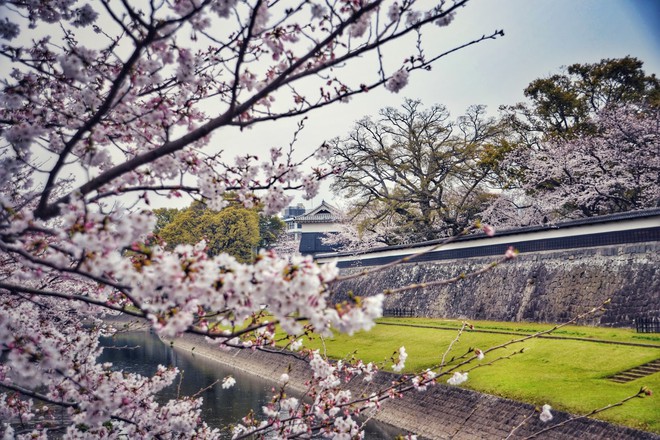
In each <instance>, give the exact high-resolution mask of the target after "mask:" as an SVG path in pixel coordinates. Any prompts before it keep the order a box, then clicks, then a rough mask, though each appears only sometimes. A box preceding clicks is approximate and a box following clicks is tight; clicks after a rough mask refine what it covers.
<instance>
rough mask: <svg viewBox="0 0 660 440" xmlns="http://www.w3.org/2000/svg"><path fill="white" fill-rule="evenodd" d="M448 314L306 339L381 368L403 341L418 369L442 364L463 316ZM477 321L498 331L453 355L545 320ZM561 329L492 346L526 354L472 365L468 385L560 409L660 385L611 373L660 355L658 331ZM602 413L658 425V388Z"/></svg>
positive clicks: (465, 342) (658, 379)
mask: <svg viewBox="0 0 660 440" xmlns="http://www.w3.org/2000/svg"><path fill="white" fill-rule="evenodd" d="M447 322H449V321H445V320H421V319H419V318H412V319H411V318H384V319H383V320H381V321H380V322H379V324H377V325H376V326H375V327H374V328H373V329H372V330H371V331H369V332H361V333H358V334H356V335H354V336H353V337H349V336H347V335H335V336H334V337H333V338H330V339H325V340H321V339H320V338H314V339H306V340H305V346H307V347H308V348H321V349H324V350H326V352H327V354H328V355H329V356H330V357H332V358H335V359H340V358H345V357H347V356H350V355H351V354H353V353H355V356H356V357H359V358H360V359H363V360H365V361H372V362H379V363H381V365H382V366H383V368H384V369H390V368H391V365H392V362H391V361H390V357H391V355H392V353H393V352H394V351H395V350H397V349H398V348H399V347H400V346H402V345H403V346H405V347H406V350H407V351H408V354H409V357H408V362H407V363H406V370H405V371H406V372H413V371H419V370H422V369H425V368H429V367H431V366H433V365H436V364H438V362H439V361H440V359H441V358H442V355H443V353H444V352H445V350H446V348H447V346H448V345H449V343H450V341H451V340H452V339H454V338H455V336H456V332H457V330H458V327H459V325H460V321H451V322H452V324H451V325H446V323H447ZM393 323H399V324H406V325H392V324H393ZM420 323H421V324H426V325H420ZM383 324H389V325H383ZM409 324H414V326H411V325H409ZM472 324H473V325H474V326H475V328H476V329H478V330H482V329H483V330H487V329H490V330H493V331H489V332H485V331H466V332H464V333H463V335H462V336H461V338H460V341H459V342H458V343H457V344H455V346H454V348H453V350H452V351H451V353H449V356H448V359H449V358H451V357H452V356H456V357H458V356H460V355H462V354H464V353H466V352H468V351H470V350H473V349H475V348H479V349H481V350H485V349H487V348H489V347H492V346H495V345H499V344H502V343H504V342H507V341H510V340H511V339H514V338H512V336H513V335H511V334H508V333H512V332H513V333H516V334H518V333H521V334H530V333H534V332H536V331H539V330H543V329H544V325H543V324H537V323H529V324H527V323H494V322H483V323H482V322H478V321H473V322H472ZM547 327H551V325H547ZM495 330H500V331H495ZM557 333H559V335H555V336H564V337H563V338H560V339H532V340H528V341H525V342H524V343H519V344H515V345H513V346H511V347H508V348H504V349H500V350H497V351H496V352H493V353H489V355H488V357H487V358H486V359H485V360H484V362H487V361H488V360H489V359H493V358H495V357H497V356H501V355H507V354H510V353H512V352H514V351H517V350H520V349H521V348H523V347H524V348H525V352H524V353H523V354H521V355H517V356H514V357H513V358H512V359H509V360H506V361H503V362H498V363H495V364H494V365H490V366H487V367H484V368H477V369H476V370H474V371H472V372H471V373H470V379H469V380H468V382H466V383H465V386H466V387H467V388H470V389H473V390H476V391H481V392H486V393H490V394H495V395H499V396H502V397H507V398H512V399H517V400H522V401H526V402H530V403H533V404H537V405H542V404H544V403H549V404H550V405H552V406H553V407H555V408H557V409H560V410H564V411H569V412H571V413H574V414H586V413H589V412H590V411H592V410H593V409H594V408H600V407H603V406H606V405H608V404H610V403H614V402H617V401H619V400H621V399H622V398H624V397H626V396H629V395H631V394H634V393H636V392H637V391H638V390H639V389H640V388H641V387H642V386H648V387H649V388H651V389H652V390H653V391H655V392H656V393H658V392H660V373H655V374H652V375H649V376H647V377H644V378H641V379H638V380H633V381H631V382H628V383H625V384H621V383H615V382H612V381H610V380H608V379H607V378H608V377H610V376H612V375H613V374H615V373H617V372H620V371H624V370H627V369H629V368H633V367H635V366H638V365H641V364H644V363H646V362H650V361H652V360H654V359H657V358H658V357H660V350H658V349H659V348H660V343H659V344H656V343H655V342H656V341H655V340H654V339H653V337H651V338H649V339H648V340H647V341H645V343H644V344H642V345H639V344H634V343H635V342H636V338H635V336H636V334H635V333H634V332H632V331H630V330H628V329H610V328H595V327H582V326H570V327H566V328H562V329H561V331H560V332H557ZM596 339H599V340H600V341H596ZM647 342H648V343H647ZM472 365H474V363H473V364H471V365H470V366H472ZM390 371H391V370H390ZM597 417H598V418H601V419H603V420H608V421H611V422H615V423H620V424H625V425H628V426H632V427H635V428H639V429H644V430H648V431H653V432H657V433H660V406H659V405H658V404H657V396H651V397H648V398H644V399H641V398H640V399H633V400H632V401H630V402H628V403H626V405H623V406H621V407H617V408H613V409H611V410H608V411H606V412H603V413H600V414H598V416H597Z"/></svg>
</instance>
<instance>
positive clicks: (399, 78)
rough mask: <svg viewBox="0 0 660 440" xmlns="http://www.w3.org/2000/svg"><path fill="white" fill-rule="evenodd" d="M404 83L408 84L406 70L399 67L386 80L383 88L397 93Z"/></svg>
mask: <svg viewBox="0 0 660 440" xmlns="http://www.w3.org/2000/svg"><path fill="white" fill-rule="evenodd" d="M406 85H408V71H407V70H406V69H399V70H397V71H396V72H395V73H394V74H393V75H392V77H391V78H390V79H389V80H387V82H386V83H385V88H386V89H387V90H389V91H390V92H392V93H399V91H401V89H403V88H404V87H405V86H406Z"/></svg>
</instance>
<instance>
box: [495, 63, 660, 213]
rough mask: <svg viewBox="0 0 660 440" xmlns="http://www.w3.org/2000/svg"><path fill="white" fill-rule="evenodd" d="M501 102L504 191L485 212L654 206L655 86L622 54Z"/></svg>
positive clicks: (658, 99)
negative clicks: (522, 99) (519, 99)
mask: <svg viewBox="0 0 660 440" xmlns="http://www.w3.org/2000/svg"><path fill="white" fill-rule="evenodd" d="M525 95H526V96H527V97H528V98H529V99H530V102H529V103H521V104H518V105H516V106H514V107H508V108H506V112H505V120H506V122H507V124H508V139H507V140H506V142H507V144H508V145H509V150H510V151H509V152H508V153H507V154H506V156H505V158H504V160H503V161H502V162H501V163H502V167H501V168H502V170H503V174H504V175H506V176H507V177H508V181H507V187H508V189H509V190H508V191H505V192H504V193H503V194H502V195H501V196H500V197H499V198H498V199H497V200H496V201H495V203H494V204H493V205H492V206H491V207H489V208H488V209H487V210H486V211H485V212H484V217H485V219H486V220H487V221H490V222H493V223H496V224H502V225H510V226H519V225H527V224H534V223H539V222H543V221H553V220H558V219H562V218H575V217H591V216H595V215H603V214H610V213H615V212H622V211H628V210H633V209H641V208H648V207H655V206H659V204H660V201H659V200H658V189H657V188H658V182H659V181H658V175H659V168H658V161H659V160H660V144H659V143H658V129H659V126H658V124H659V115H660V113H659V108H660V85H659V82H658V80H657V78H656V77H655V75H653V74H652V75H647V74H646V73H645V72H644V70H643V69H642V62H641V61H639V60H637V59H635V58H632V57H625V58H621V59H605V60H602V61H600V62H599V63H594V64H574V65H571V66H569V67H568V68H567V69H566V71H565V72H563V73H561V74H556V75H551V76H550V77H548V78H541V79H537V80H534V81H533V82H532V83H531V84H530V85H529V86H528V87H527V88H526V89H525Z"/></svg>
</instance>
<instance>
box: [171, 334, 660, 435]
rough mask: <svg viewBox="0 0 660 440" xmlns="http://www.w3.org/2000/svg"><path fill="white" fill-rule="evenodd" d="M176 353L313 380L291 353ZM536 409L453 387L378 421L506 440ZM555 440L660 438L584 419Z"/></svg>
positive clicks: (396, 405)
mask: <svg viewBox="0 0 660 440" xmlns="http://www.w3.org/2000/svg"><path fill="white" fill-rule="evenodd" d="M172 344H173V346H174V347H175V348H177V349H181V350H187V351H190V350H192V349H193V348H194V353H195V354H196V355H201V356H206V357H209V358H211V359H215V360H216V361H218V362H222V363H223V364H226V365H229V366H231V367H234V368H237V369H239V370H241V371H245V372H248V373H251V374H254V375H257V376H260V377H263V378H266V379H270V380H273V381H277V380H278V378H279V377H280V375H281V374H282V373H284V372H286V370H287V368H289V367H290V370H291V371H290V372H289V377H290V387H291V388H292V389H293V390H294V391H296V392H298V393H301V394H302V393H303V392H304V390H305V389H306V386H305V381H307V380H308V379H309V378H310V377H311V370H310V368H309V366H308V365H307V363H306V362H304V361H302V360H300V359H297V358H295V357H293V356H290V355H287V354H281V353H280V354H276V353H265V352H262V351H251V350H236V349H234V350H231V351H221V350H219V349H217V348H215V347H213V346H211V345H209V344H208V343H207V342H206V341H205V340H204V339H203V338H202V337H199V336H195V335H184V336H183V337H181V338H179V339H176V340H175V341H173V342H172ZM396 377H397V376H395V375H393V374H391V373H387V372H379V373H378V374H377V375H376V377H375V378H374V381H373V382H372V383H371V384H369V385H365V383H364V382H362V381H360V380H359V378H358V380H357V381H354V382H352V383H351V384H350V385H351V386H350V388H351V390H352V392H353V393H354V395H361V394H363V393H367V394H370V393H371V392H372V391H373V390H374V389H376V388H385V387H387V386H388V385H389V384H390V383H391V382H392V380H394V379H395V378H396ZM533 412H534V407H533V406H532V405H528V404H525V403H520V402H515V401H512V400H508V399H502V398H498V397H495V396H491V395H486V394H481V393H477V392H474V391H470V390H465V389H462V388H458V387H452V386H448V385H438V386H435V387H433V388H431V389H429V390H427V391H426V392H422V393H417V392H412V393H408V394H406V395H405V396H404V397H403V398H401V399H397V400H393V401H387V402H385V403H384V405H383V407H382V409H381V411H380V412H378V413H377V415H376V417H375V418H376V419H377V420H379V421H381V422H384V423H388V424H390V425H394V426H397V427H399V428H400V429H401V430H402V433H404V434H405V433H407V432H413V433H416V434H418V435H420V436H421V437H424V438H428V439H449V438H451V439H456V440H475V439H489V440H490V439H503V438H505V437H506V436H507V435H508V434H509V432H510V431H511V430H512V429H513V428H514V427H515V426H517V425H518V424H520V423H521V422H522V421H523V420H524V419H525V418H526V417H527V416H529V415H530V414H532V413H533ZM553 414H554V416H555V418H554V420H553V421H552V422H550V423H558V422H561V421H563V420H566V419H567V418H569V417H570V415H569V414H567V413H561V412H558V411H554V412H553ZM547 426H548V425H547V424H543V423H542V422H541V421H540V420H539V418H538V415H537V414H535V415H534V416H533V417H531V418H530V420H529V421H528V422H527V423H525V424H524V426H522V427H521V428H520V429H519V430H517V431H516V436H515V437H513V438H524V437H527V436H529V435H531V434H533V433H534V432H537V431H539V430H541V429H543V428H545V427H547ZM537 438H540V439H556V440H572V439H574V440H591V439H593V440H602V439H617V440H625V439H636V440H660V436H658V435H655V434H652V433H649V432H644V431H638V430H634V429H631V428H626V427H622V426H618V425H613V424H609V423H606V422H602V421H599V420H593V419H583V420H579V421H575V422H571V423H569V424H567V425H564V426H562V427H560V428H557V429H555V430H552V431H549V432H547V433H544V434H542V435H541V436H539V437H537Z"/></svg>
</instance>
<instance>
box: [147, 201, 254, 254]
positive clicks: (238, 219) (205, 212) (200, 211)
mask: <svg viewBox="0 0 660 440" xmlns="http://www.w3.org/2000/svg"><path fill="white" fill-rule="evenodd" d="M158 235H159V236H160V237H161V238H162V239H163V240H165V241H166V242H167V247H168V249H173V248H174V247H176V246H177V245H179V244H196V243H198V242H199V241H200V240H202V239H203V240H206V245H207V249H208V253H209V255H211V256H214V255H218V254H220V253H222V252H226V253H228V254H229V255H232V256H233V257H235V258H236V259H237V260H239V261H241V262H248V261H250V260H252V258H253V256H254V253H255V251H256V248H257V246H258V244H259V242H260V235H259V215H258V214H257V212H256V211H255V210H253V209H246V208H243V207H241V206H236V205H230V206H228V207H227V208H225V209H223V210H222V211H212V210H210V209H207V208H206V207H205V206H204V205H203V204H202V203H199V202H194V203H193V204H192V205H190V207H188V208H186V209H184V210H181V211H180V212H178V213H177V214H176V215H175V216H174V217H173V219H172V221H171V222H170V223H169V224H167V225H166V226H164V227H163V228H162V229H161V230H160V233H159V234H158Z"/></svg>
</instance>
